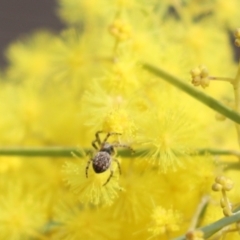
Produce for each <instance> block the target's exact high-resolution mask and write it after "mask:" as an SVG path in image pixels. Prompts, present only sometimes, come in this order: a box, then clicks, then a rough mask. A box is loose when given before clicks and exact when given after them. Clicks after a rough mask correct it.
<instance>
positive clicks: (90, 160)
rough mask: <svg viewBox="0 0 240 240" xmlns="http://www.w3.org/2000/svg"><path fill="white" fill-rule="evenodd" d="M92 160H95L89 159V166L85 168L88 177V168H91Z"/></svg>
mask: <svg viewBox="0 0 240 240" xmlns="http://www.w3.org/2000/svg"><path fill="white" fill-rule="evenodd" d="M92 161H93V160H92V159H89V160H88V162H87V166H86V168H85V172H86V178H88V169H89V166H90V163H91V162H92Z"/></svg>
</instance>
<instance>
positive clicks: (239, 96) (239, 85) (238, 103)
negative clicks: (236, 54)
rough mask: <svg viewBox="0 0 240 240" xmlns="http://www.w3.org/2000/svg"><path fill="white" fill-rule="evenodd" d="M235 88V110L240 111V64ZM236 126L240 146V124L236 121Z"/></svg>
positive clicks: (234, 84)
mask: <svg viewBox="0 0 240 240" xmlns="http://www.w3.org/2000/svg"><path fill="white" fill-rule="evenodd" d="M233 88H234V96H235V110H236V111H237V112H238V113H240V66H239V67H238V72H237V75H236V77H235V80H234V83H233ZM235 126H236V130H237V136H238V144H239V147H240V125H239V124H237V123H236V124H235Z"/></svg>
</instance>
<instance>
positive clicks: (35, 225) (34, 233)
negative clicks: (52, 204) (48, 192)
mask: <svg viewBox="0 0 240 240" xmlns="http://www.w3.org/2000/svg"><path fill="white" fill-rule="evenodd" d="M29 190H30V189H29ZM31 190H32V192H30V191H29V192H26V188H24V185H21V183H20V182H18V184H16V183H14V182H9V183H8V184H6V185H5V186H4V188H2V189H1V192H2V194H1V197H0V205H1V206H2V208H1V216H0V222H1V226H0V230H1V231H0V238H1V239H14V240H17V239H28V238H32V237H33V238H36V239H41V236H42V234H41V233H40V232H41V229H43V227H44V225H45V223H46V220H47V214H46V211H45V210H46V209H45V205H44V199H42V200H40V199H39V198H38V197H37V195H36V191H35V192H34V190H33V189H31Z"/></svg>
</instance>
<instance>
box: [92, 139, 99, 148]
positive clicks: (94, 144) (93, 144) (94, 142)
mask: <svg viewBox="0 0 240 240" xmlns="http://www.w3.org/2000/svg"><path fill="white" fill-rule="evenodd" d="M96 143H98V141H97V139H96V140H94V141H92V146H93V147H94V148H95V149H96V150H98V147H97V145H96Z"/></svg>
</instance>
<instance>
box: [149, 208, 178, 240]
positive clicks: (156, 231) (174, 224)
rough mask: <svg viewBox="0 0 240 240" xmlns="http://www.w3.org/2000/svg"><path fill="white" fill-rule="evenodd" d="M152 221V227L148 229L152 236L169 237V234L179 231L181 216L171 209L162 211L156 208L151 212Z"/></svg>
mask: <svg viewBox="0 0 240 240" xmlns="http://www.w3.org/2000/svg"><path fill="white" fill-rule="evenodd" d="M152 221H153V223H152V226H151V227H149V229H148V231H149V232H150V233H151V234H152V236H158V235H168V236H169V235H170V234H171V233H173V232H177V231H179V230H180V225H181V223H182V214H181V213H179V212H178V211H175V210H173V209H164V208H163V207H160V206H158V207H156V208H155V209H154V211H153V214H152Z"/></svg>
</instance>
